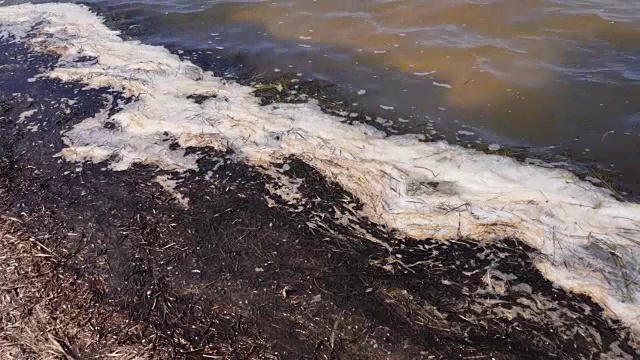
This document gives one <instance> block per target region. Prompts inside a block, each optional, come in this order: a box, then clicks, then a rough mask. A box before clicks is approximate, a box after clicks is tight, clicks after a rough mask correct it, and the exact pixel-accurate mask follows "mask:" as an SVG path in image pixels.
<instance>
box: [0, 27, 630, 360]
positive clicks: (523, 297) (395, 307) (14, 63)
mask: <svg viewBox="0 0 640 360" xmlns="http://www.w3.org/2000/svg"><path fill="white" fill-rule="evenodd" d="M0 54H3V55H0V62H1V65H2V66H0V195H1V196H0V209H2V213H3V214H4V215H6V216H9V217H12V218H15V219H17V220H19V224H20V225H16V226H19V227H20V229H17V230H19V231H22V232H24V233H25V234H28V237H29V238H33V239H38V242H39V243H40V244H42V246H44V247H45V248H46V249H48V250H49V251H50V252H51V253H54V254H56V258H57V259H59V260H58V261H57V262H56V264H57V266H56V270H57V271H60V273H61V274H65V276H67V277H68V279H70V281H66V282H64V283H60V284H59V285H58V286H61V287H62V291H61V293H64V294H66V295H67V296H69V294H75V293H77V292H79V291H81V290H82V291H83V292H86V291H87V290H86V287H89V289H90V290H91V294H93V295H92V297H91V301H90V302H87V303H84V304H82V306H84V308H83V309H84V311H85V312H84V314H85V315H86V314H90V315H89V318H88V319H87V318H86V317H85V318H82V321H83V322H85V321H87V322H90V323H91V324H92V326H93V328H94V329H95V331H96V332H97V333H98V334H102V336H104V337H109V338H110V339H112V342H111V344H113V346H116V345H129V344H143V345H144V346H145V349H146V350H145V351H146V352H147V354H149V356H150V357H153V358H167V359H173V358H178V359H180V358H184V359H197V358H232V359H251V358H268V359H274V358H281V359H315V358H318V359H360V358H362V359H389V358H391V359H420V358H423V359H596V358H610V359H614V358H615V359H624V358H627V359H637V358H640V352H639V351H640V350H639V349H634V348H633V344H632V341H631V339H630V335H629V334H628V331H627V330H626V329H624V328H623V327H621V326H620V325H619V324H618V323H617V322H615V321H611V320H609V319H607V318H605V317H604V316H603V310H602V308H601V307H599V306H598V305H597V304H595V303H594V302H592V301H591V300H590V299H589V298H587V297H585V296H582V295H576V294H573V293H570V292H567V291H564V290H562V289H559V288H556V287H554V286H553V284H552V283H550V282H549V281H547V280H545V279H544V278H543V277H542V276H541V275H540V273H539V272H538V271H537V270H536V269H535V266H534V265H533V261H534V260H535V257H536V256H539V255H538V254H536V252H535V251H534V250H533V249H531V248H529V247H527V246H526V245H524V244H523V243H521V242H519V241H518V240H516V239H504V240H503V241H498V242H495V243H492V244H480V243H477V242H474V241H473V240H472V239H458V240H452V241H450V242H447V243H444V242H440V241H436V240H432V239H406V238H402V237H400V236H398V234H394V233H393V232H392V231H391V230H389V229H385V228H381V227H379V226H376V225H375V224H373V223H372V222H370V221H369V220H367V219H363V218H361V217H358V216H357V215H356V214H357V210H358V208H359V207H360V204H359V203H358V201H357V199H355V198H354V197H353V196H352V195H351V194H349V193H348V192H346V191H345V190H343V189H342V188H340V187H339V186H338V185H337V184H335V183H332V182H331V181H328V180H327V179H325V178H323V177H322V176H321V175H320V174H319V173H318V172H317V171H316V170H315V169H313V168H312V167H311V166H309V165H308V164H306V163H304V162H303V161H301V160H299V159H295V158H291V159H287V160H286V161H285V162H283V163H280V164H273V167H270V168H261V167H253V166H248V165H247V164H244V163H242V162H238V161H237V160H235V159H234V157H233V154H232V153H231V152H226V153H225V152H219V151H214V150H211V149H193V148H191V149H180V148H177V147H176V148H175V151H182V152H186V153H198V154H199V155H200V156H201V158H200V160H199V162H198V165H199V168H198V170H197V171H190V172H187V173H182V174H177V173H167V172H164V171H160V170H158V169H157V168H154V167H150V166H135V167H133V168H131V169H130V170H127V171H122V172H114V171H110V170H107V166H108V163H100V164H93V163H83V164H78V163H70V162H66V161H64V160H62V159H61V158H58V157H56V154H57V153H58V152H59V151H60V150H61V149H62V148H63V147H64V145H63V142H62V138H61V133H62V132H64V131H65V130H66V129H68V128H69V127H71V126H73V125H74V124H76V123H78V122H79V121H81V120H83V119H85V118H87V117H90V116H92V115H94V114H96V113H97V112H99V111H100V110H101V109H103V108H104V107H106V106H108V105H107V104H108V103H117V102H116V101H114V102H107V101H106V97H107V95H108V96H110V97H116V98H121V99H122V97H121V95H119V94H117V93H114V92H113V91H110V90H109V89H99V90H82V85H81V84H74V83H61V82H59V81H55V80H47V79H37V80H35V81H33V80H27V79H32V78H34V76H36V75H37V74H39V73H41V72H42V71H43V70H45V69H47V68H50V67H51V66H52V65H53V64H54V63H55V61H56V59H55V57H53V56H47V55H37V54H33V53H30V52H29V50H27V49H26V48H24V47H23V46H22V45H20V44H19V43H9V42H7V41H6V40H5V41H2V42H1V43H0ZM69 100H71V101H69ZM123 100H125V101H130V100H131V99H123ZM200 100H201V99H199V98H194V99H193V101H196V102H197V101H200ZM109 110H110V111H117V108H113V109H109ZM25 111H33V112H32V113H30V115H29V116H24V113H25ZM21 115H22V117H21ZM112 130H113V131H119V129H117V128H116V127H113V128H112ZM160 175H163V176H168V177H169V178H171V179H175V180H178V181H179V185H178V186H177V191H178V192H179V193H180V195H181V196H183V197H185V198H188V199H189V201H188V204H187V206H185V205H184V204H183V202H181V201H179V200H180V199H179V198H177V197H176V196H175V194H173V195H172V194H171V193H169V192H167V191H166V190H165V189H163V188H162V186H161V185H160V184H158V182H157V177H158V176H160ZM289 183H296V184H298V185H299V186H298V192H299V193H301V194H302V195H303V196H302V197H301V198H299V199H296V200H294V201H292V200H290V199H286V198H285V197H282V196H280V195H279V194H281V192H280V191H278V190H286V189H287V186H288V185H287V184H289ZM43 261H44V260H43ZM2 289H3V290H1V291H3V292H4V291H6V290H4V287H2ZM42 301H53V300H51V299H47V298H43V299H42ZM105 309H108V312H110V313H113V314H121V315H122V317H124V319H125V320H123V321H119V322H113V321H101V319H102V318H101V317H100V314H104V313H105ZM94 315H95V317H94ZM64 343H65V344H66V345H65V346H68V347H69V348H73V349H75V350H74V351H75V352H73V354H75V355H73V356H71V358H74V357H75V358H86V357H88V356H91V355H92V354H95V349H92V348H84V347H82V346H78V343H79V340H78V339H77V338H75V337H74V336H73V334H67V336H66V337H65V341H64ZM92 351H93V352H92Z"/></svg>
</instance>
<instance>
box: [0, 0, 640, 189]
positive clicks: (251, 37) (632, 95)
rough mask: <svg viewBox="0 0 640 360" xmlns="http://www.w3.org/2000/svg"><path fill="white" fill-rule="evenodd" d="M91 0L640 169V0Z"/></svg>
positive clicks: (163, 34)
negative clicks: (638, 164) (638, 163)
mask: <svg viewBox="0 0 640 360" xmlns="http://www.w3.org/2000/svg"><path fill="white" fill-rule="evenodd" d="M9 2H11V1H9ZM13 2H14V3H15V2H16V1H13ZM5 3H6V2H5ZM89 3H92V4H98V5H101V6H106V7H107V8H108V11H109V12H113V13H120V14H125V15H126V16H127V17H128V18H130V19H131V23H132V26H142V28H143V29H144V31H143V32H142V33H141V35H142V36H143V38H144V40H145V41H151V42H155V43H160V44H170V45H174V46H178V47H183V48H190V49H200V50H203V54H202V56H210V57H215V56H227V55H232V54H235V53H243V54H246V55H247V56H248V57H249V58H250V59H252V60H253V61H254V62H255V64H256V65H257V66H258V68H259V69H260V70H262V71H274V70H276V69H277V71H281V72H292V73H300V74H303V76H307V77H315V78H324V79H328V80H330V81H333V82H335V83H339V84H342V85H343V89H344V90H345V91H347V92H350V93H351V94H353V96H354V98H357V99H358V100H357V101H358V102H359V103H360V105H363V106H367V107H369V108H375V109H378V110H380V109H381V108H380V106H381V105H382V108H384V109H391V108H393V110H386V111H383V112H384V113H385V116H386V117H388V118H389V119H391V120H394V121H396V122H398V118H400V117H401V118H403V119H408V120H409V122H406V123H405V122H398V125H399V126H401V127H402V126H405V127H408V128H413V129H415V128H416V126H418V127H420V128H421V129H428V128H429V126H427V127H421V125H424V124H428V123H427V122H428V121H435V123H436V124H439V125H440V126H444V127H447V126H449V127H454V128H455V127H460V126H466V127H467V128H466V129H465V132H463V133H461V135H460V137H465V136H471V135H470V134H471V133H474V136H475V138H474V140H477V138H482V140H483V141H501V142H504V143H511V144H519V145H531V146H550V145H553V146H557V147H558V148H567V149H568V152H570V153H573V154H576V155H588V156H589V157H592V158H594V159H597V160H599V161H601V162H602V163H605V164H614V165H615V166H616V167H618V168H620V169H623V170H625V171H626V172H627V173H628V174H629V176H628V181H629V182H631V183H634V182H635V183H637V182H638V179H640V167H639V166H637V161H636V159H637V158H638V155H640V131H639V129H638V128H639V126H640V121H639V120H638V119H639V118H640V115H639V114H640V2H638V1H631V0H397V1H389V0H366V1H365V0H318V1H314V0H280V1H268V2H267V1H257V0H254V1H251V0H245V1H233V0H218V1H203V0H144V1H142V0H141V1H138V2H131V1H122V0H110V1H105V0H91V1H89ZM358 93H359V94H364V95H362V96H359V95H357V94H358ZM605 134H607V135H606V136H605Z"/></svg>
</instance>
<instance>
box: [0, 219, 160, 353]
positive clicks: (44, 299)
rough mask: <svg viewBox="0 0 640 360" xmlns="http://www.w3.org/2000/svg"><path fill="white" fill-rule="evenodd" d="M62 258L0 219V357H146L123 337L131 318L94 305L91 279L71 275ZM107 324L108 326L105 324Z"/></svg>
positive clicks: (147, 350)
mask: <svg viewBox="0 0 640 360" xmlns="http://www.w3.org/2000/svg"><path fill="white" fill-rule="evenodd" d="M63 267H64V266H63V259H61V258H59V257H58V256H57V255H56V254H55V253H53V252H51V251H48V250H45V249H43V248H42V246H41V245H39V244H37V243H36V242H35V241H34V240H32V239H29V237H28V236H26V235H25V234H24V233H22V232H20V230H19V225H18V224H17V223H16V222H15V220H10V219H6V218H5V219H0V359H91V358H94V359H95V358H109V359H149V358H151V353H152V352H151V351H150V348H149V347H144V346H143V345H141V344H129V343H128V341H127V340H126V337H127V333H128V332H130V331H131V330H133V329H132V327H135V326H134V324H130V323H128V322H127V320H126V317H124V316H121V315H120V314H118V312H116V311H110V309H107V308H104V307H103V306H102V307H98V306H95V305H96V303H97V301H98V300H99V292H97V291H96V288H95V285H96V281H95V280H96V279H91V280H92V281H91V285H90V283H89V282H88V281H87V279H82V280H80V279H76V278H73V277H72V275H70V273H69V272H66V271H63ZM107 329H110V331H109V330H107Z"/></svg>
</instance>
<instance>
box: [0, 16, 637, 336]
mask: <svg viewBox="0 0 640 360" xmlns="http://www.w3.org/2000/svg"><path fill="white" fill-rule="evenodd" d="M0 23H1V24H2V34H7V33H11V34H13V35H14V36H17V37H19V38H20V37H24V35H25V34H26V33H28V32H31V33H32V34H34V35H36V36H35V37H33V38H27V37H24V39H23V41H25V42H27V43H28V44H30V45H31V46H32V47H33V49H35V50H38V51H48V52H55V53H58V54H60V55H61V60H60V62H59V63H58V65H57V66H56V68H55V69H54V70H53V71H51V72H49V73H47V74H46V75H45V76H48V77H54V78H59V79H62V80H76V81H82V82H84V83H86V84H87V86H88V87H93V88H95V87H102V86H108V87H111V88H114V89H117V90H120V91H122V92H124V93H125V94H128V95H131V96H136V97H137V100H136V101H135V102H133V103H131V104H128V105H126V106H124V107H123V109H122V110H121V111H119V112H118V113H117V114H115V115H113V116H111V117H110V118H108V119H107V114H100V115H99V116H97V117H95V118H91V119H87V120H86V121H84V122H81V123H80V124H78V125H77V126H76V127H74V128H73V129H72V130H70V131H68V132H67V133H66V134H65V136H66V143H67V145H68V146H69V148H68V149H66V150H65V151H63V153H62V154H61V155H63V156H65V157H66V158H67V159H68V160H71V161H78V160H93V161H104V160H105V159H107V158H109V159H110V161H111V165H110V166H111V168H112V169H115V170H122V169H126V168H128V167H129V166H130V165H131V164H133V163H135V162H143V163H149V164H155V165H157V166H159V167H161V168H164V169H169V170H180V169H193V168H195V167H196V166H197V165H196V157H195V156H188V157H185V156H184V152H183V151H172V150H170V149H169V147H168V143H170V142H167V141H164V142H163V141H162V138H163V137H164V136H166V135H165V133H167V134H169V135H170V136H172V137H173V138H175V140H177V141H178V142H179V143H180V144H181V145H182V146H215V147H219V148H225V147H227V146H228V147H231V148H232V149H233V150H234V151H235V152H236V153H237V154H238V156H239V157H241V158H242V159H244V160H245V161H247V162H249V163H253V164H267V163H269V162H271V161H274V160H278V159H282V158H284V157H286V156H290V155H295V156H298V157H300V158H302V159H303V160H305V161H307V162H308V163H310V164H312V165H313V166H315V167H316V168H317V169H318V170H319V171H321V172H322V173H324V174H325V176H327V177H328V178H331V179H333V180H336V181H338V182H340V183H341V184H342V186H343V187H344V188H345V189H347V190H349V191H351V192H352V193H353V194H355V195H356V196H358V197H359V198H360V200H361V201H362V202H363V203H364V205H365V207H364V210H363V211H364V215H366V216H368V217H369V218H370V219H371V220H372V221H375V222H378V223H380V224H385V225H388V226H391V227H393V228H396V229H398V230H400V231H403V232H404V233H406V234H408V235H410V236H414V237H437V238H441V239H447V238H452V237H459V236H468V237H472V238H474V239H477V240H478V241H491V240H492V239H496V238H501V237H505V236H512V237H518V238H519V239H522V240H523V241H525V242H527V243H528V244H529V245H531V246H533V247H535V248H537V249H539V250H540V251H541V252H542V253H543V254H545V255H546V257H545V258H541V259H540V261H539V268H540V269H541V270H542V271H543V273H544V274H545V275H546V276H547V277H548V278H549V279H551V280H553V281H555V282H556V283H557V284H559V285H561V286H564V287H566V288H569V289H573V290H575V291H577V292H583V293H586V294H589V295H591V296H592V297H593V298H594V299H595V300H597V301H599V302H600V303H601V304H602V305H603V306H605V308H606V309H608V310H610V313H611V314H615V315H617V316H618V317H619V318H620V319H621V320H622V321H624V322H625V323H626V324H627V325H630V326H632V327H635V328H636V329H639V328H640V325H638V323H639V322H638V317H639V316H640V307H639V304H640V291H639V287H638V284H637V280H638V279H636V278H635V276H636V273H637V271H638V268H639V261H638V259H640V251H639V241H638V239H639V238H640V206H638V205H636V204H629V203H622V202H618V201H616V200H614V199H613V198H612V197H611V196H610V194H609V193H608V192H607V191H606V190H603V189H600V188H596V187H594V186H593V185H591V184H589V183H586V182H583V181H580V180H579V179H577V178H576V177H575V176H573V175H572V174H570V173H568V172H566V171H563V170H558V169H547V168H541V167H538V166H534V165H527V164H520V163H517V162H516V161H514V160H513V159H509V158H505V157H500V156H493V155H486V154H483V153H479V152H475V151H472V150H467V149H463V148H461V147H458V146H452V145H449V144H446V143H443V142H439V143H424V142H421V141H420V140H419V138H418V137H416V136H391V137H386V136H385V135H384V134H383V133H381V132H379V131H377V130H375V129H374V128H372V127H368V126H365V125H354V126H351V125H347V124H343V123H341V122H340V121H339V120H340V119H337V118H334V117H332V116H330V115H327V114H324V113H322V112H321V111H320V110H319V108H318V106H317V105H316V104H313V103H312V104H302V105H300V104H297V105H288V104H278V105H277V106H269V107H261V106H260V105H259V102H258V100H257V99H256V98H255V97H254V96H253V95H252V94H251V91H252V89H251V88H249V87H244V86H241V85H238V84H235V83H230V82H225V81H223V80H222V79H219V78H215V77H213V76H212V75H211V74H210V73H204V72H202V70H200V69H199V68H197V67H196V66H194V65H193V64H191V63H189V62H185V61H181V60H180V59H179V58H178V57H177V56H174V55H171V54H170V53H169V52H168V51H167V50H166V49H164V48H161V47H154V46H148V45H144V44H140V43H139V42H136V41H123V40H122V39H121V38H120V37H118V34H117V33H116V32H114V31H111V30H109V29H108V28H107V27H106V26H105V25H103V24H102V22H101V21H100V19H99V18H97V17H96V16H95V15H93V14H92V13H91V12H90V11H89V10H88V9H87V8H85V7H83V6H79V5H71V4H44V5H30V4H27V5H18V6H12V7H2V8H0ZM32 26H33V27H34V30H25V29H28V28H30V27H32ZM79 56H95V57H97V58H98V61H97V62H95V63H91V64H90V63H74V62H73V59H74V58H77V57H79ZM434 85H435V84H434ZM440 85H441V84H439V85H436V86H440ZM211 93H216V94H217V95H218V96H217V97H216V98H212V99H210V100H208V101H206V102H204V103H203V104H196V103H194V102H193V101H191V100H189V99H187V96H189V95H192V94H211ZM107 120H108V121H111V122H114V123H116V124H117V125H118V126H119V127H120V130H115V131H114V130H107V129H105V128H104V127H103V124H104V122H105V121H107ZM436 183H437V184H438V185H437V186H434V184H436Z"/></svg>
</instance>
